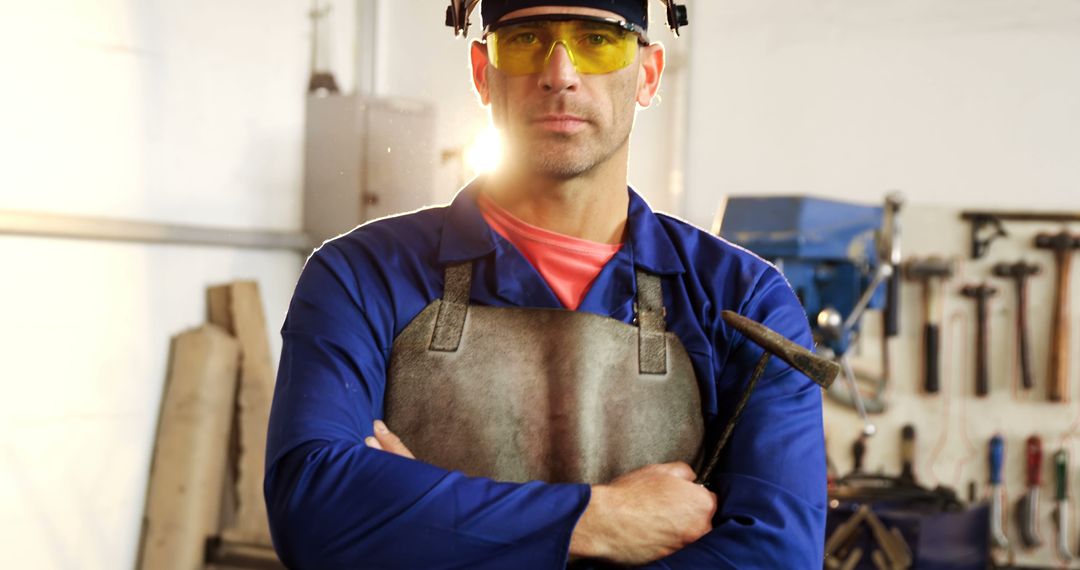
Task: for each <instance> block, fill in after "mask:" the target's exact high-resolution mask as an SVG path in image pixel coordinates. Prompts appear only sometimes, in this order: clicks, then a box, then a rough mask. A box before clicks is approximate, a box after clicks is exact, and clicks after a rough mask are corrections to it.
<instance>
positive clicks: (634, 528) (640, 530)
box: [570, 462, 716, 564]
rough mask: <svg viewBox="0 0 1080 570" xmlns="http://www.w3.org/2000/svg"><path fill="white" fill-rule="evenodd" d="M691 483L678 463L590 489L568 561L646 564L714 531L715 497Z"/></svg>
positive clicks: (686, 470)
mask: <svg viewBox="0 0 1080 570" xmlns="http://www.w3.org/2000/svg"><path fill="white" fill-rule="evenodd" d="M694 478H695V477H694V470H693V469H691V468H690V466H689V465H687V464H686V463H682V462H676V463H664V464H661V465H648V466H646V467H642V468H641V469H638V470H637V471H631V472H630V473H627V474H625V475H623V476H622V477H619V478H618V479H616V480H614V481H612V482H611V483H610V484H608V485H593V487H592V499H591V500H590V501H589V506H588V507H587V508H586V509H585V513H584V514H583V515H582V516H581V520H579V521H578V524H577V527H576V528H575V529H574V534H573V536H572V537H571V540H570V556H571V557H572V558H600V559H603V560H607V561H610V562H615V563H618V564H645V563H648V562H652V561H654V560H657V559H660V558H663V557H665V556H667V555H669V554H673V553H675V552H676V551H678V550H680V549H681V548H683V547H684V546H686V545H688V544H690V543H692V542H694V541H696V540H697V539H699V538H701V537H702V536H704V535H705V534H706V533H708V532H709V531H710V530H712V517H713V514H714V513H715V512H716V495H714V494H712V493H711V492H709V491H708V490H707V489H705V487H703V486H701V485H697V484H695V483H694Z"/></svg>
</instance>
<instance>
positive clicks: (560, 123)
mask: <svg viewBox="0 0 1080 570" xmlns="http://www.w3.org/2000/svg"><path fill="white" fill-rule="evenodd" d="M532 123H533V124H534V125H537V126H538V127H540V128H541V129H543V130H545V131H550V132H553V133H567V134H569V133H576V132H578V131H581V130H583V129H585V127H587V126H588V125H589V121H588V120H587V119H585V118H583V117H579V116H577V115H567V114H550V115H541V116H539V117H537V118H535V119H533V121H532Z"/></svg>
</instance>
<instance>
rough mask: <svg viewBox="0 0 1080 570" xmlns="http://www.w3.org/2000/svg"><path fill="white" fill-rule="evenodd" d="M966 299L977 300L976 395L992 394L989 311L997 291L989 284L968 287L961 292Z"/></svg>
mask: <svg viewBox="0 0 1080 570" xmlns="http://www.w3.org/2000/svg"><path fill="white" fill-rule="evenodd" d="M960 294H961V295H963V296H965V297H971V298H972V299H975V322H976V325H975V327H976V328H975V395H976V396H985V395H987V394H989V393H990V362H989V360H990V317H989V311H987V305H989V301H990V297H993V296H994V295H996V294H997V289H995V288H994V287H993V286H991V285H989V284H987V283H979V284H978V285H966V286H965V287H964V288H963V289H961V290H960Z"/></svg>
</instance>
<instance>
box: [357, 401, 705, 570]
mask: <svg viewBox="0 0 1080 570" xmlns="http://www.w3.org/2000/svg"><path fill="white" fill-rule="evenodd" d="M364 443H365V444H367V446H368V447H373V448H375V449H381V450H383V451H387V452H389V453H393V454H395V455H400V456H402V457H408V458H409V459H416V458H415V457H414V456H413V454H412V452H411V451H409V448H408V447H405V444H404V443H402V442H401V439H400V438H398V436H396V435H394V434H393V432H391V431H390V430H389V429H388V428H387V427H386V424H384V423H383V422H381V421H376V422H375V435H374V436H373V437H368V438H365V439H364ZM694 479H695V475H694V470H693V469H691V468H690V466H689V465H687V464H685V463H682V462H677V463H664V464H661V465H649V466H646V467H642V468H641V469H638V470H637V471H631V472H630V473H627V474H625V475H623V476H622V477H619V478H618V479H615V480H614V481H612V482H611V483H609V484H607V485H593V486H592V499H590V501H589V506H588V507H587V508H586V509H585V513H584V514H582V515H581V519H580V520H579V521H578V524H577V527H575V528H574V534H573V536H572V537H571V540H570V556H571V557H572V558H599V559H603V560H607V561H610V562H615V563H618V564H645V563H648V562H652V561H653V560H657V559H660V558H663V557H665V556H667V555H669V554H673V553H675V552H676V551H678V550H679V549H681V548H683V547H684V546H686V545H688V544H690V543H692V542H694V541H696V540H697V539H699V538H701V537H702V536H704V535H705V534H706V533H708V532H709V531H710V530H712V517H713V514H714V513H715V512H716V495H714V494H712V493H710V492H709V491H708V490H707V489H705V487H702V486H701V485H697V484H695V483H694Z"/></svg>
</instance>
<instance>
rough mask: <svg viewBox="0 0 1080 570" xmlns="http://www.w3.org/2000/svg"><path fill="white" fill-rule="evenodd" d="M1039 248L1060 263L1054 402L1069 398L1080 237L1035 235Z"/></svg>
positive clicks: (1051, 393)
mask: <svg viewBox="0 0 1080 570" xmlns="http://www.w3.org/2000/svg"><path fill="white" fill-rule="evenodd" d="M1035 247H1037V248H1040V249H1049V250H1051V251H1053V252H1054V261H1055V262H1056V264H1057V294H1056V295H1055V301H1054V318H1053V328H1051V329H1050V335H1051V336H1050V338H1051V340H1050V372H1049V377H1050V382H1049V386H1048V390H1047V396H1048V397H1049V398H1050V401H1052V402H1060V401H1061V400H1063V399H1064V398H1065V394H1066V393H1067V392H1068V385H1069V274H1070V273H1071V269H1072V255H1073V251H1075V250H1077V249H1080V236H1074V235H1072V234H1070V233H1069V232H1067V231H1064V230H1063V231H1061V232H1059V233H1056V234H1039V235H1037V236H1035Z"/></svg>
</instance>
